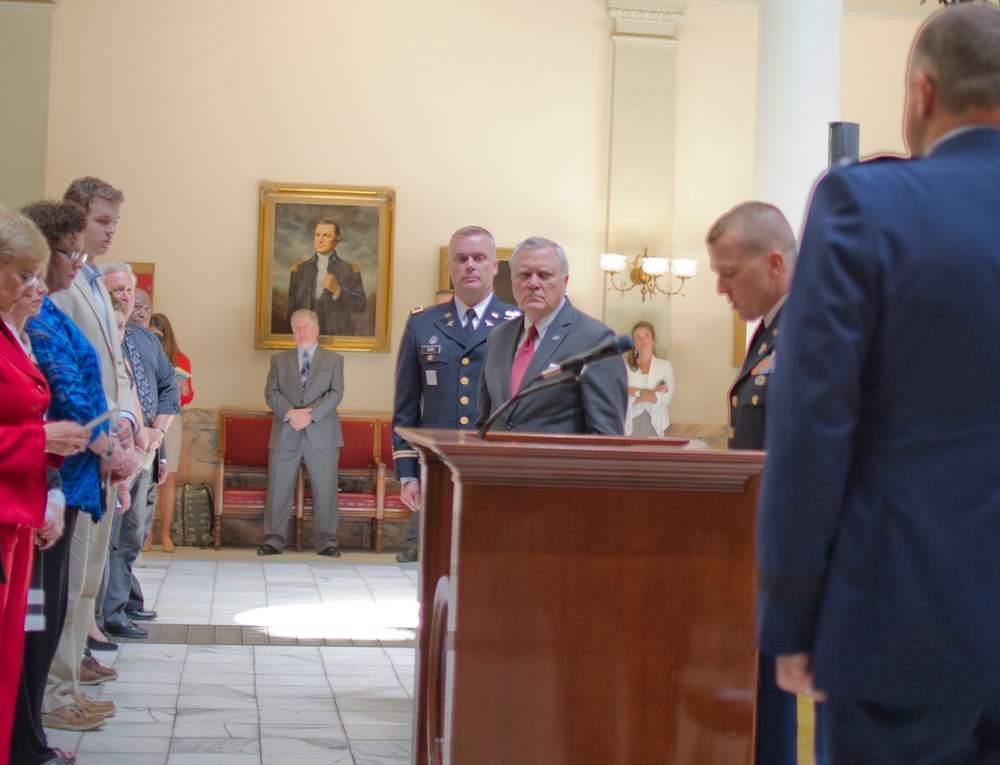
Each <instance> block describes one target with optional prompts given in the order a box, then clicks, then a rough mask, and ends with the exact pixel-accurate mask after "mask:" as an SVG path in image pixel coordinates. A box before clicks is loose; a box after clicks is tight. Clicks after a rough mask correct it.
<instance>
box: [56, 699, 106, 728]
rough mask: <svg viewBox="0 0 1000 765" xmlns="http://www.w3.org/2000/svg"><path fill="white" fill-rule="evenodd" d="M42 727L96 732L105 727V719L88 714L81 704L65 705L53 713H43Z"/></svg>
mask: <svg viewBox="0 0 1000 765" xmlns="http://www.w3.org/2000/svg"><path fill="white" fill-rule="evenodd" d="M42 725H44V726H45V727H46V728H56V729H57V730H96V729H97V728H100V727H101V726H103V725H104V718H103V717H95V716H94V715H89V714H87V712H86V710H85V709H84V708H83V707H81V706H80V705H79V704H64V705H63V706H61V707H59V708H58V709H53V710H52V711H51V712H43V713H42Z"/></svg>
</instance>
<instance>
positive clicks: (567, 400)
mask: <svg viewBox="0 0 1000 765" xmlns="http://www.w3.org/2000/svg"><path fill="white" fill-rule="evenodd" d="M523 329H524V318H523V317H520V318H518V319H517V320H516V321H511V322H508V323H507V324H505V325H503V326H502V327H497V329H496V330H495V331H494V332H493V334H492V335H490V339H489V343H488V344H487V346H486V360H485V362H484V364H483V373H482V375H481V376H480V378H479V419H478V422H477V427H481V426H482V425H483V423H485V422H486V420H487V419H488V418H489V416H490V414H492V413H493V412H494V411H495V410H496V409H498V408H499V407H500V406H501V405H502V404H503V403H504V402H505V401H507V400H508V399H509V398H510V369H511V366H513V363H514V354H515V353H516V351H517V343H518V340H519V339H520V337H521V332H522V330H523ZM613 337H614V332H612V331H611V329H609V328H608V327H606V326H605V325H604V324H601V322H599V321H597V319H592V318H591V317H590V316H587V314H585V313H582V312H580V311H577V310H576V309H575V308H574V307H573V306H572V305H570V302H569V300H567V301H566V303H565V304H564V305H563V307H562V308H561V309H559V313H558V314H556V318H555V320H554V321H553V322H552V323H551V324H550V325H549V328H548V330H547V331H546V333H545V337H544V338H543V339H542V341H541V342H540V343H539V344H538V346H537V348H536V349H535V355H534V356H533V357H532V359H531V363H530V364H529V365H528V369H527V371H526V372H525V374H524V380H523V381H522V383H521V387H522V389H524V388H526V387H527V386H528V384H529V382H530V381H531V380H533V379H534V378H535V376H536V375H538V374H539V373H541V372H542V371H544V370H545V369H548V368H549V367H550V366H551V365H554V364H558V363H559V362H560V361H562V360H563V359H567V358H569V357H570V356H575V355H576V354H578V353H583V352H584V351H587V350H590V349H591V348H593V347H594V346H597V345H599V344H601V343H602V342H604V341H605V340H609V339H611V338H613ZM627 407H628V374H627V373H626V370H625V360H624V359H623V358H621V357H620V356H619V357H617V358H611V359H605V360H604V361H599V362H597V363H595V364H590V365H589V366H588V368H587V372H586V374H584V376H583V379H582V380H581V381H580V382H579V383H578V384H573V385H563V386H560V387H556V388H551V389H549V390H546V391H544V392H542V393H538V394H536V395H534V396H527V397H525V398H524V399H523V400H522V401H519V402H518V403H517V404H515V405H514V406H513V408H512V409H511V410H510V411H508V412H507V413H505V414H504V415H503V416H502V417H501V418H500V419H499V420H497V422H496V423H494V424H493V429H496V430H501V429H506V430H523V431H531V432H540V433H604V434H606V435H617V436H620V435H623V434H624V433H625V410H626V408H627Z"/></svg>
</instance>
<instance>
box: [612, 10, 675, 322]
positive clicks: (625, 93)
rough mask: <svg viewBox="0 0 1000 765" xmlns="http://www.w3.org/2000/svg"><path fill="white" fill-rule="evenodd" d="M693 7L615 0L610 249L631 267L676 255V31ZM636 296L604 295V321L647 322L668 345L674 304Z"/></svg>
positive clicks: (660, 298)
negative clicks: (642, 258)
mask: <svg viewBox="0 0 1000 765" xmlns="http://www.w3.org/2000/svg"><path fill="white" fill-rule="evenodd" d="M686 5H687V2H686V0H623V1H622V2H616V0H608V16H609V17H610V18H611V19H613V20H614V24H615V26H614V33H613V35H612V37H611V41H612V44H613V51H614V72H613V80H612V91H611V146H610V151H609V166H608V221H607V240H606V243H605V246H606V251H607V252H618V253H620V254H622V255H626V256H628V258H629V260H631V259H632V258H633V257H635V255H637V254H638V253H640V252H642V249H643V247H649V254H650V255H655V256H659V257H670V254H671V253H670V247H671V239H672V234H673V231H672V223H673V206H674V201H673V191H674V90H675V85H674V79H675V71H676V52H677V47H676V46H677V38H676V36H675V32H676V22H678V21H679V20H680V19H681V18H682V16H683V11H684V8H685V7H686ZM597 255H598V253H594V259H593V263H594V266H595V267H596V266H597ZM604 288H605V289H606V288H607V280H606V278H605V281H604ZM637 292H638V291H637V290H634V291H632V292H630V293H628V294H627V295H625V297H624V298H623V297H622V296H621V295H619V294H618V293H617V292H611V293H609V292H605V297H604V311H603V316H604V321H605V322H606V323H607V324H608V325H609V326H610V327H611V328H612V329H614V330H616V331H617V332H620V333H627V332H628V331H629V330H630V329H631V328H632V324H634V323H635V321H636V320H638V319H640V318H642V319H648V320H650V321H652V322H653V323H654V324H656V326H657V329H658V330H659V334H660V336H659V337H658V338H657V339H658V340H660V339H662V340H663V341H665V340H666V338H667V324H668V312H669V303H668V302H667V299H666V298H665V297H663V296H662V295H658V296H656V298H654V299H653V300H648V299H647V301H646V302H645V303H641V302H640V300H639V297H638V294H637Z"/></svg>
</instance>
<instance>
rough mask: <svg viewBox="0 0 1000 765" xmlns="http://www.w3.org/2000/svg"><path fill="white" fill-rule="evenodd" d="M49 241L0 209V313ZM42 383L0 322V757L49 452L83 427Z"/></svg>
mask: <svg viewBox="0 0 1000 765" xmlns="http://www.w3.org/2000/svg"><path fill="white" fill-rule="evenodd" d="M48 262H49V246H48V244H47V243H46V242H45V239H44V238H43V237H42V235H41V234H40V233H39V232H38V229H37V228H35V226H34V224H33V223H31V221H29V220H28V219H27V218H26V217H25V216H23V215H21V214H20V213H14V212H10V211H8V210H6V209H3V208H0V311H3V312H7V311H9V310H10V308H11V306H12V305H13V304H14V301H15V300H17V299H18V298H19V297H21V295H22V293H23V292H24V291H25V290H26V289H27V288H28V287H33V286H34V285H35V284H36V283H37V282H38V280H39V279H40V278H42V277H43V276H44V274H45V269H46V266H47V265H48ZM48 405H49V388H48V385H47V384H46V382H45V377H44V376H43V375H42V373H41V372H39V371H38V368H37V367H36V366H35V365H34V363H33V362H32V361H31V359H30V358H29V357H28V354H27V353H25V352H24V349H23V348H22V347H21V344H20V343H19V342H18V340H17V338H16V337H15V335H14V333H13V332H11V330H10V328H9V327H8V326H7V324H6V323H4V322H2V321H0V567H2V572H0V581H2V583H0V761H2V762H6V759H7V752H8V751H9V749H10V735H11V724H12V719H13V714H14V702H15V700H16V698H17V686H18V682H19V681H20V676H21V653H22V650H23V647H24V613H25V610H26V607H27V594H28V582H29V579H30V574H31V563H32V557H33V554H34V532H35V529H39V528H41V527H42V523H43V521H44V519H45V505H46V501H47V497H48V483H47V481H46V477H45V468H46V465H52V466H53V467H55V466H57V464H56V462H54V461H53V460H52V459H51V458H50V457H48V454H56V455H67V454H77V453H79V452H81V451H83V449H84V448H86V446H87V442H88V440H89V439H88V432H87V431H86V430H84V429H83V428H82V427H81V426H80V425H78V424H76V423H71V422H49V423H46V422H45V410H46V409H47V408H48Z"/></svg>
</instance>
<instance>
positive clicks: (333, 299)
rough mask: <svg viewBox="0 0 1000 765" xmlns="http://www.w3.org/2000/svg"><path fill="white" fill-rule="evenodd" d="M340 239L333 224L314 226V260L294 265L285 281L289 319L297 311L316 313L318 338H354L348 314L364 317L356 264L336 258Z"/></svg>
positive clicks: (323, 223) (362, 294)
mask: <svg viewBox="0 0 1000 765" xmlns="http://www.w3.org/2000/svg"><path fill="white" fill-rule="evenodd" d="M341 239H342V236H341V231H340V226H339V225H337V224H336V223H334V222H333V221H332V220H326V219H324V220H321V221H320V222H319V223H317V224H316V230H315V232H314V234H313V247H314V249H315V252H314V253H313V256H312V257H311V258H308V259H307V260H302V261H300V262H298V263H296V264H295V265H293V266H292V271H291V276H290V278H289V280H288V316H289V317H290V316H291V315H292V314H293V313H294V312H295V311H297V310H299V309H300V308H305V309H308V310H310V311H315V312H316V315H317V316H319V330H320V334H321V335H353V334H354V331H353V330H352V329H351V314H358V313H364V310H365V306H366V303H367V299H366V297H365V288H364V285H363V284H362V283H361V271H360V269H359V268H358V266H357V264H356V263H348V262H347V261H345V260H341V259H340V258H339V257H338V256H337V250H336V247H337V245H338V244H340V241H341Z"/></svg>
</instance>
